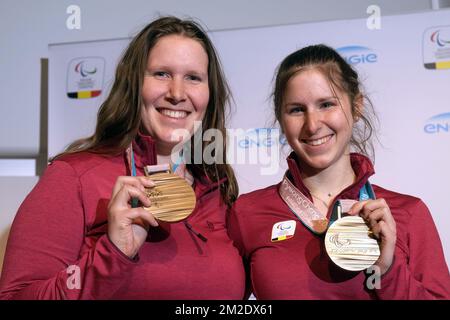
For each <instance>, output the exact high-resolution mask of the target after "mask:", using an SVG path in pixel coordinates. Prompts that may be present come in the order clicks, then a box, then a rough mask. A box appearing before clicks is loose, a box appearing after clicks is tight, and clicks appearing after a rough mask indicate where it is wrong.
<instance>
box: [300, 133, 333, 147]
mask: <svg viewBox="0 0 450 320" xmlns="http://www.w3.org/2000/svg"><path fill="white" fill-rule="evenodd" d="M330 139H331V135H329V136H326V137H323V138H320V139H317V140H305V142H306V143H307V144H309V145H312V146H319V145H321V144H324V143H325V142H327V141H328V140H330Z"/></svg>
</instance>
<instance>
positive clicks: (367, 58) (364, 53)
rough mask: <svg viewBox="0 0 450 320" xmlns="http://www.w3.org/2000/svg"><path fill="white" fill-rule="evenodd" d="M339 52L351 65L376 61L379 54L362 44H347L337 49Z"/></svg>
mask: <svg viewBox="0 0 450 320" xmlns="http://www.w3.org/2000/svg"><path fill="white" fill-rule="evenodd" d="M336 51H337V52H339V53H340V54H341V56H342V57H343V58H344V59H345V61H347V63H349V64H351V65H357V64H360V63H376V62H377V61H378V55H377V54H376V53H375V52H374V51H373V50H372V49H370V48H367V47H362V46H346V47H340V48H337V49H336Z"/></svg>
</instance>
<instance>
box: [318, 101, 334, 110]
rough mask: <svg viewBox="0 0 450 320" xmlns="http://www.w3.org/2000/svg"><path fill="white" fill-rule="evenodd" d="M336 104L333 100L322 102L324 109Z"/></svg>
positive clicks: (321, 105)
mask: <svg viewBox="0 0 450 320" xmlns="http://www.w3.org/2000/svg"><path fill="white" fill-rule="evenodd" d="M334 105H335V103H334V102H331V101H325V102H323V103H321V104H320V107H321V108H322V109H329V108H331V107H334Z"/></svg>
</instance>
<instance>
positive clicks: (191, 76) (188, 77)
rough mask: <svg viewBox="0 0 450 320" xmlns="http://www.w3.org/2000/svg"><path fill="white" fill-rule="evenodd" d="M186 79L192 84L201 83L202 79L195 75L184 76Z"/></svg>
mask: <svg viewBox="0 0 450 320" xmlns="http://www.w3.org/2000/svg"><path fill="white" fill-rule="evenodd" d="M186 79H187V80H189V81H193V82H202V80H203V79H202V77H200V76H198V75H196V74H188V75H187V76H186Z"/></svg>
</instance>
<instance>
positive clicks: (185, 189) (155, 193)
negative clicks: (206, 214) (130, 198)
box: [144, 165, 196, 222]
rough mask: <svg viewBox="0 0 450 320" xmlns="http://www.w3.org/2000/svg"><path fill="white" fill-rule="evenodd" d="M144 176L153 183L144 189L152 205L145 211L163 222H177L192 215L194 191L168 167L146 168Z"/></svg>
mask: <svg viewBox="0 0 450 320" xmlns="http://www.w3.org/2000/svg"><path fill="white" fill-rule="evenodd" d="M145 174H146V176H147V177H149V178H150V179H151V180H152V181H153V182H154V183H155V186H154V187H151V188H146V194H147V197H148V198H149V199H150V201H151V202H152V204H151V206H150V207H144V209H145V210H148V211H150V212H151V213H152V214H153V216H154V217H155V218H156V219H158V220H161V221H165V222H177V221H180V220H183V219H185V218H187V217H188V216H189V215H190V214H191V213H192V211H193V210H194V208H195V203H196V197H195V193H194V190H193V189H192V187H191V186H190V185H189V184H188V183H187V182H186V180H185V179H183V178H181V177H180V176H178V175H176V174H174V173H172V170H171V168H170V166H169V165H155V166H146V167H145Z"/></svg>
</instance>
